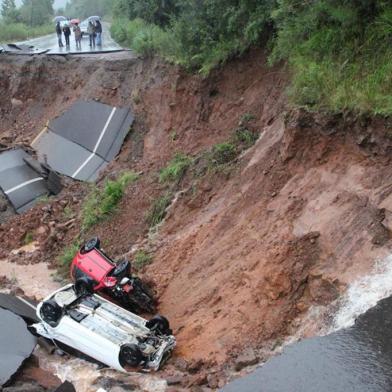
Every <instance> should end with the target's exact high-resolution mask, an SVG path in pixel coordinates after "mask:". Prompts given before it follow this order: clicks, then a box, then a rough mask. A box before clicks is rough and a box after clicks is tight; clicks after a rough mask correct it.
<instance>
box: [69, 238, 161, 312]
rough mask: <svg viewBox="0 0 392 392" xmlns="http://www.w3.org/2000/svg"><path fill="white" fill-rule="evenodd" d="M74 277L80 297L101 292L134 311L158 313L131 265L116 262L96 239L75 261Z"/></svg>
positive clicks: (127, 262) (85, 247)
mask: <svg viewBox="0 0 392 392" xmlns="http://www.w3.org/2000/svg"><path fill="white" fill-rule="evenodd" d="M71 278H72V280H73V281H74V283H75V286H74V287H75V291H76V293H77V294H84V293H85V294H90V293H93V292H101V293H103V294H106V295H109V296H110V297H112V298H113V299H114V300H116V301H117V302H119V303H120V304H121V305H123V306H124V307H126V308H128V309H130V310H131V311H133V312H149V313H154V312H155V301H154V297H153V295H152V293H151V290H150V289H149V288H148V287H147V285H145V284H144V283H143V282H142V281H141V280H140V279H139V278H137V277H135V276H132V274H131V263H130V262H129V261H128V260H123V261H120V262H118V263H115V262H114V261H113V260H111V259H110V258H109V257H108V256H107V255H105V253H104V252H103V251H102V250H101V249H100V240H99V238H97V237H95V238H92V239H91V240H89V241H88V242H86V244H84V245H83V246H82V248H81V249H80V250H79V252H78V253H77V255H76V256H75V258H74V259H73V261H72V265H71Z"/></svg>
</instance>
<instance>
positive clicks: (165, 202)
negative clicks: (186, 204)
mask: <svg viewBox="0 0 392 392" xmlns="http://www.w3.org/2000/svg"><path fill="white" fill-rule="evenodd" d="M171 200H172V195H171V193H169V192H167V193H165V194H164V195H162V196H160V197H158V199H156V200H155V201H154V202H153V203H152V206H151V208H150V210H149V211H148V212H147V215H146V221H147V223H148V224H149V226H150V227H154V226H156V225H158V224H159V223H161V222H162V221H163V219H164V218H165V216H166V209H167V207H169V205H170V203H171Z"/></svg>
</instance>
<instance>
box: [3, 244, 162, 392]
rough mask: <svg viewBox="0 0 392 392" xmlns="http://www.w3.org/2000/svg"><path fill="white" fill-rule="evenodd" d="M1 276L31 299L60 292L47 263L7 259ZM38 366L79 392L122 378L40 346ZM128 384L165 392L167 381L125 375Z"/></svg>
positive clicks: (27, 250)
mask: <svg viewBox="0 0 392 392" xmlns="http://www.w3.org/2000/svg"><path fill="white" fill-rule="evenodd" d="M36 250H37V244H36V243H31V244H29V245H27V246H24V247H23V248H20V249H17V250H14V251H13V252H11V253H13V254H14V255H17V254H20V253H21V252H22V254H26V253H33V252H35V251H36ZM0 275H5V276H7V277H8V278H9V279H10V280H11V281H12V282H13V284H14V285H15V286H17V287H19V288H21V289H22V290H23V291H24V292H25V294H26V295H28V296H29V297H35V298H36V299H37V300H41V299H43V298H45V297H46V296H47V295H49V294H50V293H52V292H53V291H55V290H57V289H58V288H59V287H60V284H59V283H57V282H55V281H54V280H53V270H50V269H48V267H47V264H46V263H38V264H28V265H19V264H16V263H12V262H9V261H7V260H0ZM34 354H35V355H36V356H37V358H38V360H39V365H40V367H41V368H42V369H45V370H47V371H49V372H51V373H53V374H55V375H56V376H58V377H59V378H60V379H61V380H62V381H70V382H72V383H73V385H74V386H75V388H76V390H77V391H78V392H98V391H99V392H105V389H104V388H103V387H102V385H100V384H101V382H100V381H99V380H100V379H101V378H104V379H113V380H118V379H119V378H121V377H122V376H123V375H122V374H121V373H118V372H115V371H113V370H110V369H100V368H99V367H98V366H97V365H95V364H92V363H89V362H86V361H84V360H81V359H78V358H75V357H72V356H68V355H65V356H59V355H57V354H54V355H49V354H48V353H47V352H46V351H45V350H43V349H41V348H40V347H39V346H37V348H36V349H35V351H34ZM126 382H130V383H131V384H134V385H138V386H140V388H141V389H142V390H144V391H148V392H163V391H165V390H166V388H167V382H166V381H165V380H163V379H160V378H159V377H158V376H156V375H153V374H143V373H137V372H134V373H131V374H129V375H126Z"/></svg>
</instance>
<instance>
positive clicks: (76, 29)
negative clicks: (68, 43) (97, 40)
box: [73, 23, 82, 50]
mask: <svg viewBox="0 0 392 392" xmlns="http://www.w3.org/2000/svg"><path fill="white" fill-rule="evenodd" d="M73 32H74V36H75V43H76V49H80V50H81V49H82V30H80V26H79V25H78V24H77V23H76V24H75V26H74V28H73Z"/></svg>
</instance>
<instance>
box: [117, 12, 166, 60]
mask: <svg viewBox="0 0 392 392" xmlns="http://www.w3.org/2000/svg"><path fill="white" fill-rule="evenodd" d="M111 33H112V35H113V38H114V39H115V40H116V41H117V42H119V43H121V44H122V45H124V46H128V47H129V48H131V49H133V50H134V51H135V52H137V53H139V54H141V55H144V56H150V55H152V54H154V53H158V54H161V55H163V56H164V57H165V58H167V59H170V57H171V52H172V51H173V50H172V47H173V45H174V41H173V39H172V37H171V34H170V32H168V31H165V30H163V29H161V28H160V27H158V26H155V25H153V24H148V23H146V22H145V21H143V20H142V19H134V20H131V21H129V20H126V19H117V20H115V21H114V23H113V24H112V27H111Z"/></svg>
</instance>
